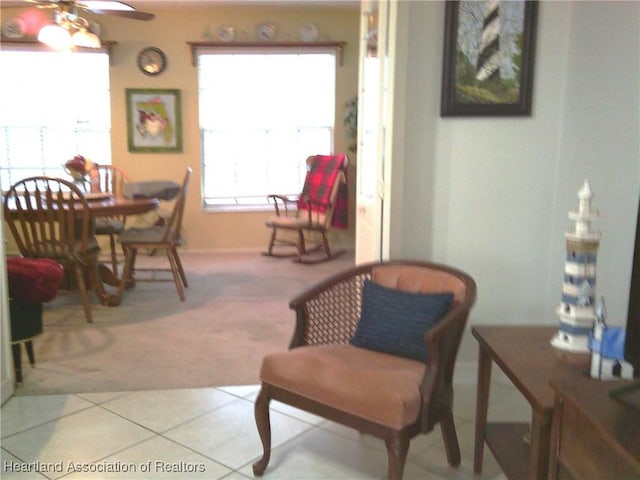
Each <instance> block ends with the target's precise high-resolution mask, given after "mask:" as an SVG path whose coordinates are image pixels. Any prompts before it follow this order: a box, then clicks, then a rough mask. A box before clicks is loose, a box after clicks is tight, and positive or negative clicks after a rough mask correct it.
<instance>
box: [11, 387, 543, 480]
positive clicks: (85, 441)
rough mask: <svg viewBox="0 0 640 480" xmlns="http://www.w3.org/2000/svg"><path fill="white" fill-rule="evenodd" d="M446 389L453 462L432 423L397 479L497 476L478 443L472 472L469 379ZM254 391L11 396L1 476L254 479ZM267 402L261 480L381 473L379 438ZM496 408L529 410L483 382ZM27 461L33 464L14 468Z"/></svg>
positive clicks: (505, 414)
mask: <svg viewBox="0 0 640 480" xmlns="http://www.w3.org/2000/svg"><path fill="white" fill-rule="evenodd" d="M455 391H456V402H455V409H454V410H455V418H456V424H457V432H458V437H459V442H460V448H461V452H462V464H461V465H460V467H459V468H458V469H452V468H450V467H449V466H448V465H447V462H446V456H445V452H444V446H443V444H442V440H441V435H440V431H439V428H436V429H435V430H434V431H433V432H432V433H431V434H429V435H422V436H419V437H417V438H416V439H414V440H413V441H412V442H411V446H410V449H409V456H408V459H407V464H406V468H405V476H404V478H405V479H407V480H409V479H424V480H430V479H434V480H439V479H471V478H483V479H492V480H493V479H503V478H504V475H503V474H502V472H501V470H500V468H499V467H498V466H497V464H496V462H495V460H494V459H493V457H492V455H491V453H490V452H489V451H488V449H486V448H485V456H484V468H483V473H482V475H481V476H479V477H478V476H474V475H473V473H472V472H473V468H472V464H473V435H474V423H473V421H474V410H475V386H474V385H472V384H462V385H456V390H455ZM257 392H258V387H257V386H244V387H237V386H236V387H227V388H199V389H186V390H162V391H139V392H115V393H87V394H73V395H42V396H15V397H12V398H11V399H9V400H8V401H7V402H6V403H5V405H3V406H2V409H1V410H0V413H1V415H2V424H1V434H2V435H1V436H2V440H1V441H2V444H1V446H2V458H1V461H2V467H1V468H2V469H1V470H0V477H2V478H3V479H7V480H8V479H45V478H49V479H57V478H65V479H79V478H81V479H98V478H99V479H107V478H118V479H127V480H134V479H140V478H153V479H163V478H167V479H174V478H175V479H179V478H185V479H187V478H188V479H201V478H202V479H205V478H206V479H225V480H238V479H246V478H253V474H252V470H251V465H252V463H253V461H255V460H256V459H257V458H258V457H259V456H260V455H261V452H262V449H261V444H260V441H259V438H258V434H257V431H256V428H255V423H254V418H253V400H254V398H255V396H256V395H257ZM271 411H272V413H271V421H272V435H273V437H272V444H273V448H272V455H271V461H270V464H269V467H268V468H267V471H266V472H265V475H264V478H265V479H309V480H310V479H319V480H328V479H346V480H350V479H354V480H355V479H383V478H385V477H386V452H385V447H384V442H382V441H381V440H378V439H375V438H372V437H368V436H365V435H361V434H359V433H357V432H355V431H352V430H349V429H346V428H343V427H341V426H339V425H336V424H334V423H332V422H328V421H326V420H324V419H322V418H319V417H316V416H312V415H309V414H307V413H305V412H302V411H300V410H296V409H293V408H291V407H288V406H286V405H283V404H279V403H277V402H272V403H271ZM497 417H499V418H500V419H503V420H505V421H508V420H527V419H528V418H529V417H530V410H529V407H528V405H527V404H526V402H525V401H524V400H523V399H522V398H521V396H520V395H519V394H518V393H517V392H516V391H515V389H513V388H512V387H510V386H508V385H505V384H496V385H494V386H493V387H492V390H491V399H490V411H489V419H492V418H497ZM27 468H30V469H32V470H38V471H31V472H20V471H18V470H20V469H27ZM12 469H13V471H11V470H12ZM47 469H48V470H49V471H45V470H47ZM105 470H106V471H105ZM110 470H117V471H115V472H111V471H110Z"/></svg>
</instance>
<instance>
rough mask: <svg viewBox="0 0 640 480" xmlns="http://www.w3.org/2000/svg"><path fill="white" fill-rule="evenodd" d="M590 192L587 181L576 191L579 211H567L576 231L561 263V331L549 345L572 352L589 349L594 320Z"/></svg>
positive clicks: (595, 238)
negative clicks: (562, 277)
mask: <svg viewBox="0 0 640 480" xmlns="http://www.w3.org/2000/svg"><path fill="white" fill-rule="evenodd" d="M592 199H593V192H592V190H591V186H590V185H589V182H588V181H587V180H585V181H584V184H583V185H582V188H580V190H579V191H578V200H579V207H578V211H577V212H575V211H573V212H569V218H570V219H571V220H573V221H575V231H573V232H567V233H566V245H567V257H566V261H565V265H564V282H563V284H562V303H561V304H560V306H559V307H558V309H557V310H556V313H557V314H558V316H559V317H560V330H559V331H558V333H556V334H555V335H554V336H553V338H552V339H551V345H553V346H554V347H556V348H559V349H562V350H568V351H572V352H588V351H589V332H591V331H592V329H593V323H594V321H595V320H596V314H595V293H596V259H597V253H598V247H599V245H600V232H594V231H592V230H591V222H592V221H593V220H594V219H596V218H598V216H599V214H598V211H597V210H593V209H592V208H591V200H592Z"/></svg>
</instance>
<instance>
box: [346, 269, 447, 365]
mask: <svg viewBox="0 0 640 480" xmlns="http://www.w3.org/2000/svg"><path fill="white" fill-rule="evenodd" d="M452 302H453V293H412V292H403V291H400V290H394V289H391V288H387V287H383V286H381V285H378V284H377V283H374V282H373V281H371V280H365V282H364V288H363V291H362V312H361V314H360V322H359V323H358V327H357V328H356V332H355V334H354V335H353V338H352V339H351V341H350V343H351V344H352V345H355V346H357V347H362V348H368V349H370V350H377V351H379V352H385V353H391V354H393V355H399V356H402V357H407V358H411V359H414V360H420V361H425V360H426V358H427V346H426V345H425V343H424V340H423V337H424V334H425V332H426V331H427V330H429V329H430V328H431V327H433V326H434V325H435V324H436V323H437V322H438V321H439V320H440V319H441V318H442V317H444V316H445V315H446V314H447V312H449V310H450V309H451V303H452Z"/></svg>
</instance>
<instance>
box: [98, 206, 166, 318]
mask: <svg viewBox="0 0 640 480" xmlns="http://www.w3.org/2000/svg"><path fill="white" fill-rule="evenodd" d="M87 204H88V205H89V215H90V217H91V220H92V221H95V219H97V218H100V217H122V216H129V215H140V214H143V213H147V212H150V211H152V210H155V209H157V208H158V205H159V201H158V199H157V198H126V197H122V196H112V195H109V196H107V195H104V196H103V195H97V196H95V197H92V196H91V194H87ZM92 268H94V269H95V270H94V272H93V275H91V277H93V278H94V285H93V291H94V293H95V294H96V296H97V297H98V298H99V299H100V303H101V304H102V305H107V306H110V307H113V306H118V305H120V303H121V302H122V298H121V296H119V295H118V294H117V293H109V292H108V291H107V289H106V288H105V284H106V285H110V286H114V287H115V286H118V285H119V283H120V279H119V278H117V277H116V276H115V275H114V273H113V272H112V271H111V269H110V268H109V267H108V266H107V265H106V264H104V263H102V262H97V263H96V264H95V266H92Z"/></svg>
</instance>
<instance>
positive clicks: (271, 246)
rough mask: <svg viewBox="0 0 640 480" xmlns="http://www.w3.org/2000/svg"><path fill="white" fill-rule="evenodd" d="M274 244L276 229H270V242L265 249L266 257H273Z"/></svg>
mask: <svg viewBox="0 0 640 480" xmlns="http://www.w3.org/2000/svg"><path fill="white" fill-rule="evenodd" d="M275 244H276V227H273V228H272V229H271V240H270V241H269V248H267V255H273V247H274V245H275Z"/></svg>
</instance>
